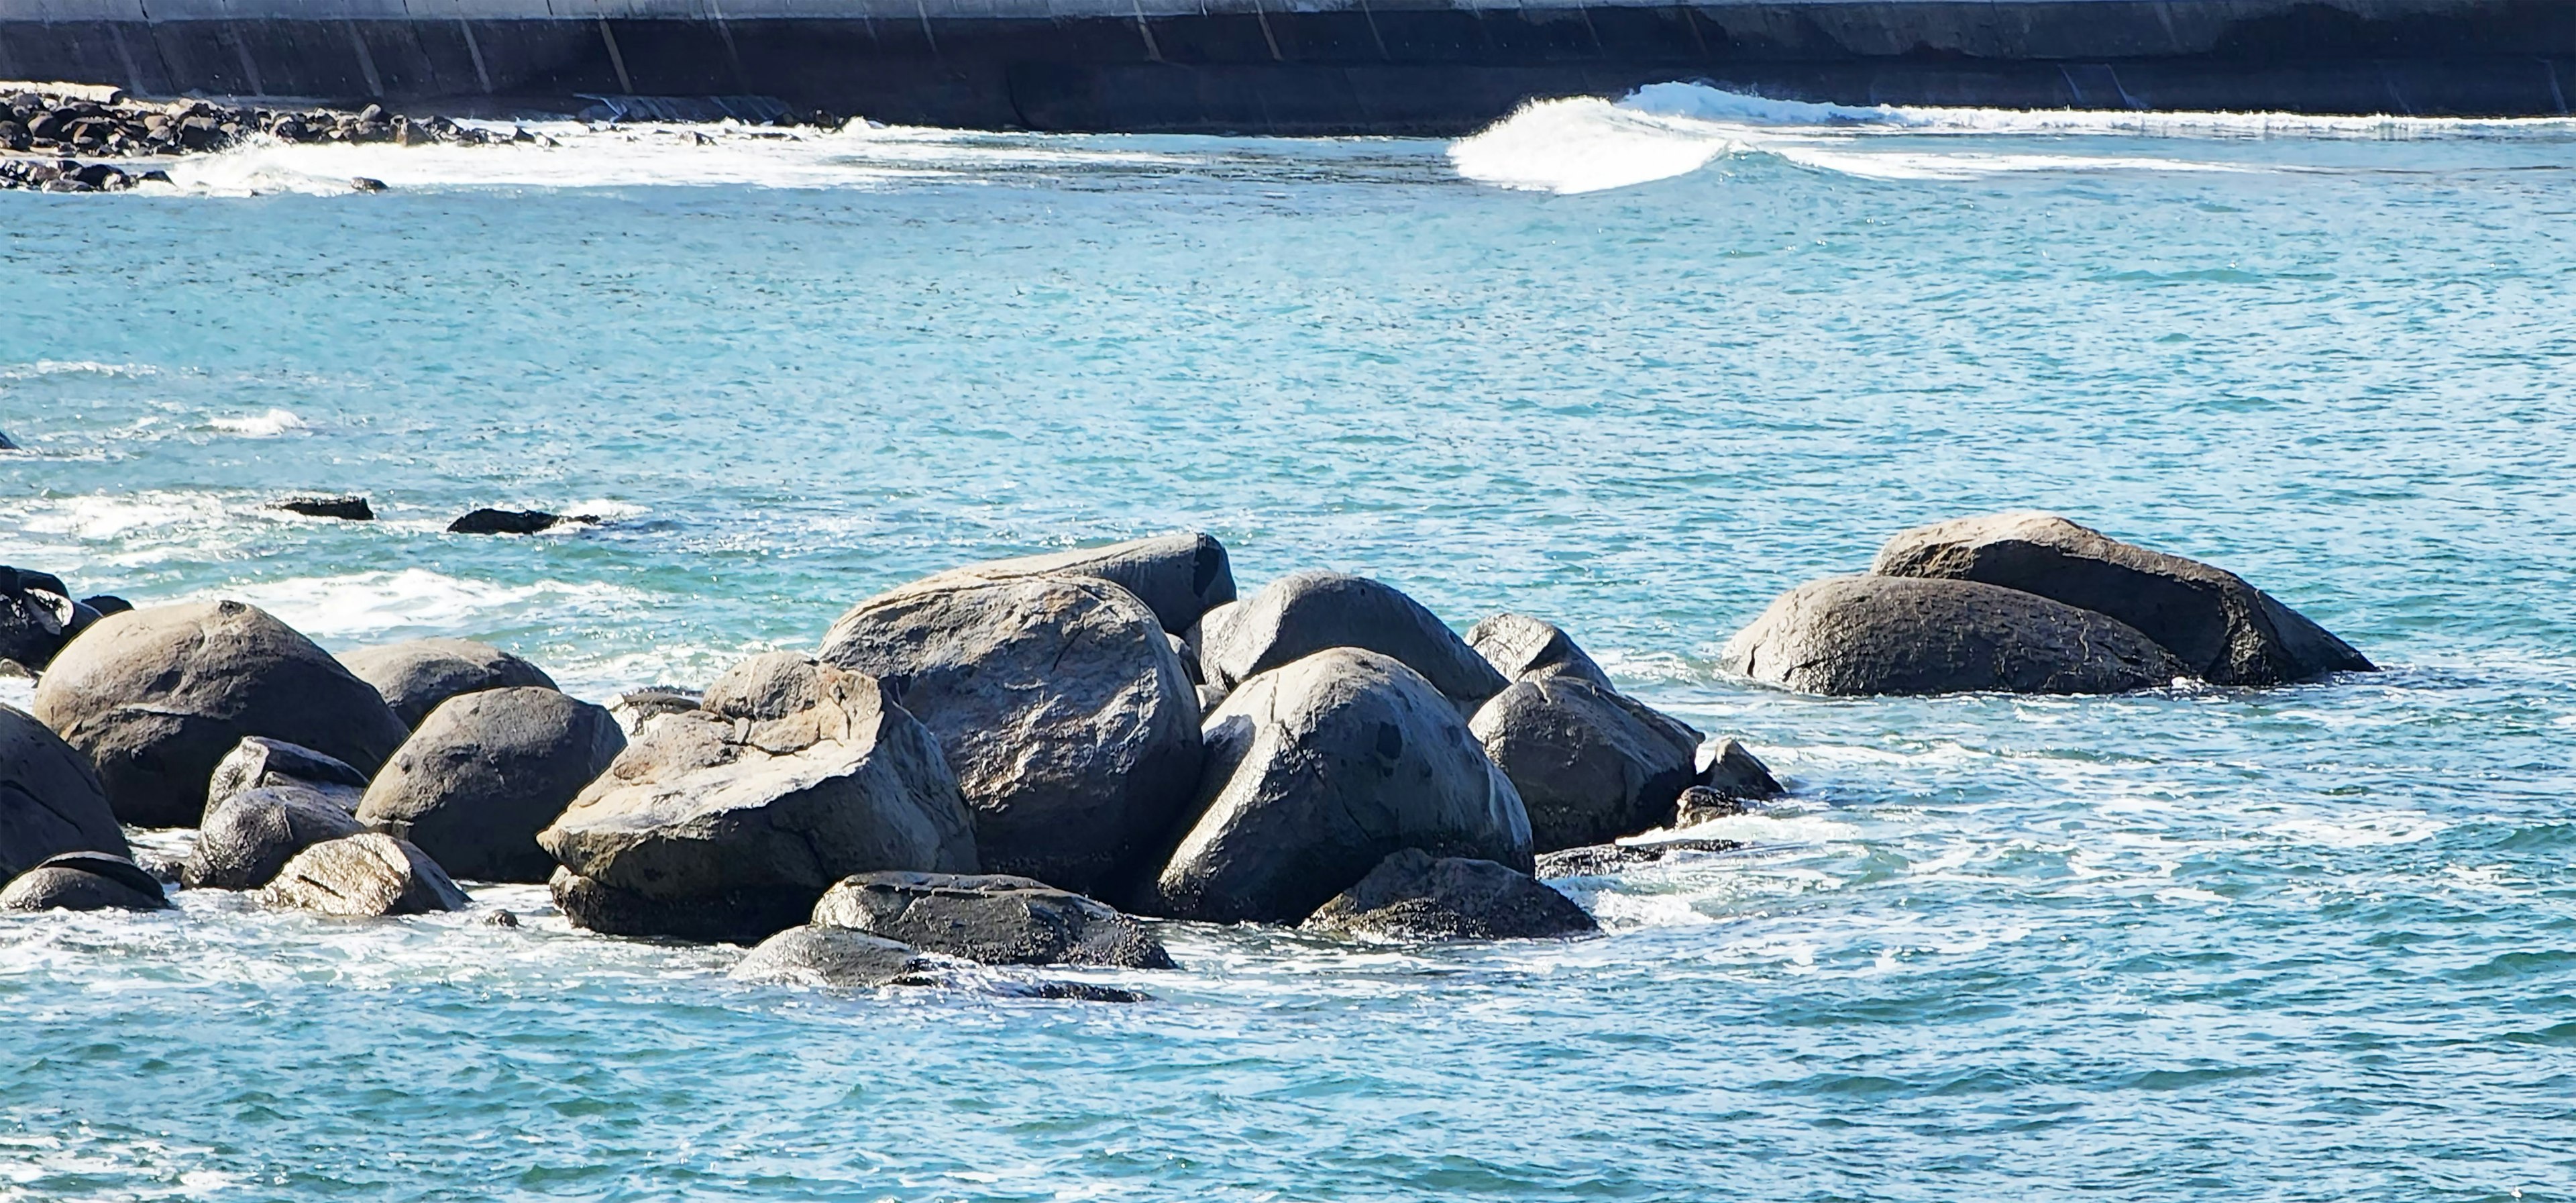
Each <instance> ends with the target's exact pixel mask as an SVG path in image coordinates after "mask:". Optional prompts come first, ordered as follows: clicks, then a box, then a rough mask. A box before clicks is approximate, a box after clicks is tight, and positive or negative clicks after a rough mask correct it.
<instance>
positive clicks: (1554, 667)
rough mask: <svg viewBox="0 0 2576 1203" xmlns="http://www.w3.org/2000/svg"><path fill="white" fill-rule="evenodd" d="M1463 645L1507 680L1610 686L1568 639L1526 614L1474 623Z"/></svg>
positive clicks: (1605, 675) (1554, 627)
mask: <svg viewBox="0 0 2576 1203" xmlns="http://www.w3.org/2000/svg"><path fill="white" fill-rule="evenodd" d="M1467 646H1469V647H1472V648H1474V649H1476V654H1477V655H1479V656H1483V657H1484V658H1485V662H1486V663H1487V664H1491V665H1493V666H1494V671H1496V672H1499V673H1501V674H1503V676H1504V677H1506V678H1508V679H1510V680H1514V681H1518V680H1521V679H1523V678H1525V677H1531V676H1541V675H1547V676H1571V677H1580V678H1582V679H1584V680H1586V681H1590V682H1592V683H1594V684H1596V685H1603V686H1607V685H1609V684H1610V674H1608V673H1606V672H1603V671H1601V666H1600V665H1598V664H1595V663H1593V662H1592V657H1590V656H1588V655H1585V654H1584V652H1583V649H1582V648H1579V647H1576V646H1575V645H1574V639H1573V637H1572V636H1570V635H1567V634H1566V633H1565V632H1564V631H1563V630H1560V629H1558V627H1557V625H1556V624H1555V623H1552V622H1547V621H1544V620H1542V619H1536V618H1532V617H1530V616H1529V615H1527V614H1497V615H1494V616H1493V617H1491V618H1488V619H1486V620H1484V621H1483V622H1480V623H1477V624H1476V625H1475V626H1473V627H1471V628H1469V629H1468V631H1467Z"/></svg>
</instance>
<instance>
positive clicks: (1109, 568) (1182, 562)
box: [920, 531, 1234, 635]
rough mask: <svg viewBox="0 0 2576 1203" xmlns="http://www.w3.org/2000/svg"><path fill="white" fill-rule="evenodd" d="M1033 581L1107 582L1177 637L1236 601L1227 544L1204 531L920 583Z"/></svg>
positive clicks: (1012, 562) (984, 567) (967, 570)
mask: <svg viewBox="0 0 2576 1203" xmlns="http://www.w3.org/2000/svg"><path fill="white" fill-rule="evenodd" d="M1032 576H1088V577H1097V578H1099V579H1101V580H1104V581H1108V582H1109V583H1111V584H1113V585H1116V586H1118V587H1119V588H1121V589H1125V590H1126V591H1127V592H1129V593H1131V594H1133V595H1135V597H1136V600H1138V601H1141V602H1143V603H1145V608H1147V609H1149V610H1152V611H1153V612H1154V617H1155V619H1156V621H1158V622H1160V623H1161V624H1162V627H1163V629H1164V630H1166V631H1169V632H1171V633H1173V634H1175V635H1177V634H1180V633H1182V632H1185V631H1187V630H1189V629H1190V627H1192V626H1193V625H1195V624H1196V623H1197V622H1198V620H1199V616H1200V615H1202V614H1205V613H1207V612H1208V611H1209V610H1210V609H1213V608H1215V607H1217V606H1221V605H1224V604H1226V603H1227V602H1230V601H1233V600H1234V565H1233V564H1232V562H1231V561H1230V560H1229V559H1228V557H1227V556H1226V552H1225V544H1223V543H1219V542H1217V541H1216V537H1215V536H1213V535H1209V534H1207V533H1205V532H1202V531H1180V532H1176V533H1173V534H1168V535H1155V536H1153V537H1151V538H1145V539H1130V540H1128V541H1127V542H1124V543H1112V544H1109V545H1108V546H1106V547H1082V548H1076V549H1074V550H1072V551H1057V552H1048V553H1046V554H1043V555H1034V556H1020V557H1017V558H1015V559H1008V560H986V561H984V562H983V563H980V564H968V565H966V566H965V567H962V568H952V569H949V570H948V571H946V572H942V573H939V574H937V575H935V576H932V577H929V578H927V579H925V580H923V581H922V582H920V583H921V584H924V585H928V584H949V583H954V582H956V581H960V580H984V581H1005V580H1016V579H1018V578H1021V577H1032Z"/></svg>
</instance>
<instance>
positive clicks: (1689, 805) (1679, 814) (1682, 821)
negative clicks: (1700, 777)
mask: <svg viewBox="0 0 2576 1203" xmlns="http://www.w3.org/2000/svg"><path fill="white" fill-rule="evenodd" d="M1744 809H1745V807H1744V799H1742V798H1740V797H1736V796H1734V795H1732V794H1723V793H1719V792H1718V791H1716V790H1713V789H1710V788H1709V787H1707V786H1705V785H1694V786H1692V787H1690V788H1689V789H1686V790H1683V791H1682V796H1681V797H1679V798H1676V799H1674V800H1673V824H1672V825H1673V826H1675V827H1697V826H1699V825H1700V824H1702V823H1706V822H1708V821H1710V820H1712V819H1730V818H1733V817H1735V816H1737V815H1740V814H1743V813H1744Z"/></svg>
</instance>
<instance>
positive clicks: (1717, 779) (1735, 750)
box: [1699, 737, 1781, 801]
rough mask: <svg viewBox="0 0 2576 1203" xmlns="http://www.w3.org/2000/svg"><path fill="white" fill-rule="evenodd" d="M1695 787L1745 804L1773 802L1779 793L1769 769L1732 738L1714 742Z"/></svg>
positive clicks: (1778, 785)
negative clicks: (1715, 743)
mask: <svg viewBox="0 0 2576 1203" xmlns="http://www.w3.org/2000/svg"><path fill="white" fill-rule="evenodd" d="M1699 783H1700V785H1702V786H1704V787H1706V788H1708V789H1710V790H1714V791H1716V792H1717V793H1718V794H1720V795H1723V796H1725V797H1728V798H1739V799H1743V800H1746V801H1760V800H1762V799H1764V798H1777V797H1779V796H1780V793H1781V790H1780V782H1779V779H1777V778H1775V777H1773V776H1772V775H1771V766H1769V765H1766V764H1764V763H1762V759H1761V758H1760V757H1758V756H1755V755H1754V754H1753V753H1752V751H1751V750H1750V749H1747V748H1746V747H1745V746H1744V745H1743V744H1742V743H1740V742H1738V741H1737V740H1735V739H1734V738H1732V737H1729V738H1726V739H1721V740H1719V741H1717V746H1716V747H1715V748H1714V749H1711V750H1710V753H1709V757H1708V767H1707V768H1704V769H1701V770H1700V773H1699Z"/></svg>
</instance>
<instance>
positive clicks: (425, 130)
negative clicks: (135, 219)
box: [0, 89, 510, 192]
mask: <svg viewBox="0 0 2576 1203" xmlns="http://www.w3.org/2000/svg"><path fill="white" fill-rule="evenodd" d="M84 91H85V92H90V93H92V94H88V95H70V94H63V93H45V92H36V91H24V92H17V93H14V94H11V95H8V96H6V97H0V155H24V156H28V157H25V158H0V188H21V189H34V190H38V191H44V192H121V191H124V190H126V189H129V188H132V187H134V186H136V185H137V184H139V183H143V182H146V181H149V180H151V179H152V178H153V177H155V176H158V177H160V178H161V179H163V180H167V179H168V177H167V176H166V175H163V174H162V173H160V172H159V171H157V170H154V169H152V168H148V167H134V166H133V165H132V164H127V165H125V166H119V165H117V164H112V163H102V162H97V161H95V160H99V159H116V160H132V159H144V158H167V157H175V156H180V155H191V154H212V153H215V152H219V151H224V150H229V149H231V148H233V147H235V146H238V145H241V144H242V143H243V142H245V141H248V140H249V139H252V138H268V139H272V140H275V141H278V142H288V143H372V142H381V143H393V144H395V145H401V146H417V145H427V144H430V143H453V144H464V145H477V144H482V143H486V142H505V141H509V140H510V135H506V134H495V133H492V132H490V131H487V130H483V129H478V128H474V127H471V126H461V125H458V124H456V123H455V122H453V121H450V120H448V119H447V118H445V117H426V118H421V119H418V120H414V119H412V118H410V117H408V116H404V115H401V114H393V113H387V112H386V111H385V110H384V109H383V108H381V107H379V106H376V105H368V106H366V107H365V108H363V109H360V110H358V111H356V112H349V111H346V110H337V109H318V108H317V109H271V108H258V107H239V106H229V105H219V104H216V103H214V102H212V101H206V100H197V99H182V100H175V101H166V102H156V101H145V100H135V99H132V98H129V97H126V96H124V95H123V94H122V93H117V92H108V93H106V94H105V95H98V94H95V90H93V89H85V90H84ZM84 159H87V160H91V161H89V162H83V161H82V160H84ZM129 167H131V168H132V169H131V170H129Z"/></svg>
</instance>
